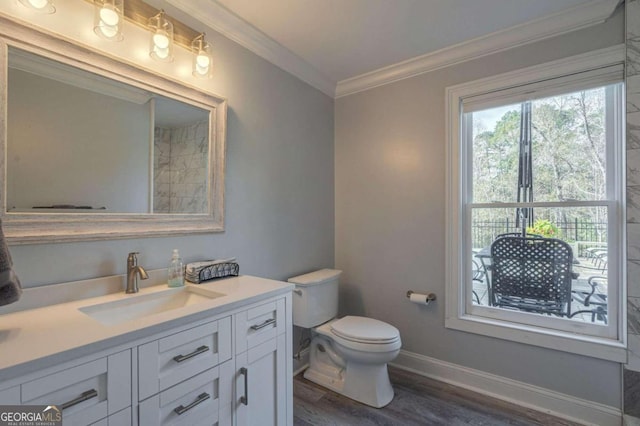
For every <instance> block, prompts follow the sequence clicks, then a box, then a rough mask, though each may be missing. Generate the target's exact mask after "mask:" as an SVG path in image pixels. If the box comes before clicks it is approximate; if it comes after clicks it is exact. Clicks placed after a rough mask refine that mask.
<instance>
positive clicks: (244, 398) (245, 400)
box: [240, 367, 249, 405]
mask: <svg viewBox="0 0 640 426" xmlns="http://www.w3.org/2000/svg"><path fill="white" fill-rule="evenodd" d="M240 374H242V375H243V376H244V396H241V397H240V402H241V403H243V404H244V405H249V370H247V369H246V368H245V367H242V368H241V369H240Z"/></svg>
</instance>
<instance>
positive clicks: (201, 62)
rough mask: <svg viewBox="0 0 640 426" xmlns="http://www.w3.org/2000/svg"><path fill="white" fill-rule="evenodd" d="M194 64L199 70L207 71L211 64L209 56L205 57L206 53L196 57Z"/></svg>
mask: <svg viewBox="0 0 640 426" xmlns="http://www.w3.org/2000/svg"><path fill="white" fill-rule="evenodd" d="M196 63H197V64H198V67H200V68H204V69H209V64H210V63H211V59H210V58H209V55H207V54H206V53H199V54H198V56H197V57H196Z"/></svg>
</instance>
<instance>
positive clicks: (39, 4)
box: [18, 0, 56, 13]
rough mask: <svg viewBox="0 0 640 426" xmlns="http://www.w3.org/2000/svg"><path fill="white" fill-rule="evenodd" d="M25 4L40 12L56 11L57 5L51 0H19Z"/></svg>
mask: <svg viewBox="0 0 640 426" xmlns="http://www.w3.org/2000/svg"><path fill="white" fill-rule="evenodd" d="M18 2H20V3H21V4H22V5H23V6H26V7H28V8H29V9H31V10H35V11H36V12H40V13H55V11H56V7H55V6H54V5H53V2H52V1H51V0H18Z"/></svg>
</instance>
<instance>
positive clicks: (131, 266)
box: [125, 251, 149, 293]
mask: <svg viewBox="0 0 640 426" xmlns="http://www.w3.org/2000/svg"><path fill="white" fill-rule="evenodd" d="M137 254H139V253H138V252H135V251H134V252H132V253H129V256H128V257H127V289H126V290H125V293H137V292H138V275H140V278H141V279H143V280H146V279H147V278H149V275H147V271H145V270H144V268H143V267H142V266H140V265H138V258H137V257H136V255H137Z"/></svg>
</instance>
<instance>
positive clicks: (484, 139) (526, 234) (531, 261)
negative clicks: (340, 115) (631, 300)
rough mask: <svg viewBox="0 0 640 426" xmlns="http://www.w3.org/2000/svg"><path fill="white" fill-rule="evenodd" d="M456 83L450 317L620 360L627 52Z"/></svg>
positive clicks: (454, 324) (456, 324)
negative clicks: (624, 70)
mask: <svg viewBox="0 0 640 426" xmlns="http://www.w3.org/2000/svg"><path fill="white" fill-rule="evenodd" d="M623 59H624V58H623V56H621V54H620V51H619V49H617V48H615V49H605V50H603V51H598V52H595V53H590V54H586V55H580V56H578V57H573V58H569V59H567V60H562V61H556V62H553V63H550V64H544V65H543V66H538V67H533V68H529V69H526V70H521V71H518V72H515V73H509V74H505V75H502V76H497V77H494V78H490V79H485V80H482V81H478V82H472V83H466V84H463V85H459V86H455V87H452V88H449V89H447V101H448V106H447V107H448V114H449V115H448V119H449V123H448V125H449V152H448V156H449V158H448V160H449V163H448V164H449V170H448V195H449V209H450V214H449V215H448V217H450V221H449V223H448V226H447V230H448V231H447V232H448V236H447V240H448V244H449V247H448V252H447V262H448V268H447V270H448V286H449V288H448V294H447V299H448V304H447V321H446V323H447V326H448V327H451V328H457V329H462V330H465V331H472V332H477V333H481V334H487V335H492V336H496V337H502V338H507V339H512V340H517V341H522V342H528V343H533V344H538V345H541V346H547V347H553V348H557V349H564V350H568V351H577V352H580V353H585V354H591V355H593V356H601V357H603V358H607V359H618V358H617V357H622V356H623V355H622V351H621V350H620V351H618V350H617V349H622V348H623V345H622V343H623V332H622V331H623V328H622V323H623V322H622V321H620V318H621V313H622V310H623V305H622V304H621V302H620V301H621V300H622V297H621V296H622V293H623V286H622V283H623V282H624V280H623V266H624V265H623V262H622V259H623V258H624V248H623V247H624V246H623V239H624V232H623V231H624V162H623V151H624V138H623V129H622V126H623V112H624V103H623V83H622V80H623V67H622V64H621V62H622V61H623Z"/></svg>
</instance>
